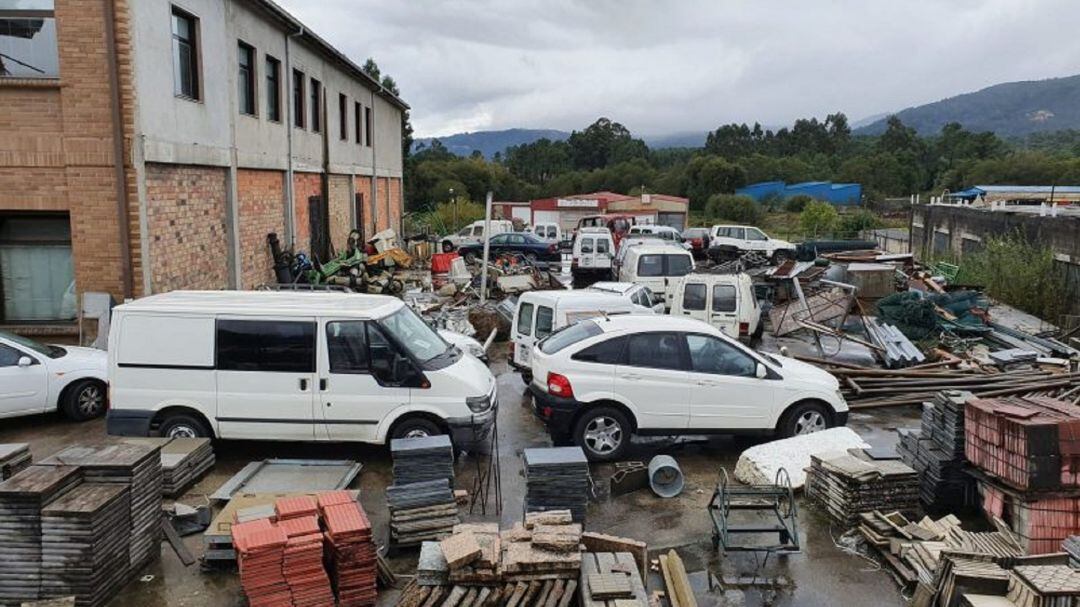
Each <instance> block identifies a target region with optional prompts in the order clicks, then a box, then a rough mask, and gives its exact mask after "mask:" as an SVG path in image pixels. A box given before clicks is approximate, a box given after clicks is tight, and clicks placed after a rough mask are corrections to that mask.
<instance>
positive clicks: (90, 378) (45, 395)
mask: <svg viewBox="0 0 1080 607" xmlns="http://www.w3.org/2000/svg"><path fill="white" fill-rule="evenodd" d="M107 361H108V354H106V353H105V352H103V351H101V350H97V349H95V348H80V347H78V346H53V345H46V344H43V343H39V342H36V341H34V340H32V339H27V338H25V337H21V336H19V335H14V334H12V333H8V332H7V331H0V418H2V417H15V416H18V415H33V414H35V413H46V412H48V411H55V410H60V411H61V412H63V413H64V414H65V415H67V416H68V417H70V418H71V419H74V420H76V421H83V420H87V419H91V418H94V417H98V416H100V415H101V414H102V413H104V412H105V408H106V399H107V397H108V387H107V384H106V377H107V376H108V373H107V371H108V363H107Z"/></svg>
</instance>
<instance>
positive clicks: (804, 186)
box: [735, 181, 862, 206]
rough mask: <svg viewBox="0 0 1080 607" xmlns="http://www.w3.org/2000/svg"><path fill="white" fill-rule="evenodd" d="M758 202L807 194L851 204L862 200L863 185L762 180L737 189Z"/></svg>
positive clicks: (840, 203) (837, 202)
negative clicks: (789, 182)
mask: <svg viewBox="0 0 1080 607" xmlns="http://www.w3.org/2000/svg"><path fill="white" fill-rule="evenodd" d="M735 193H736V194H744V195H746V196H749V197H751V198H753V199H754V200H756V201H758V202H762V201H764V200H765V199H767V198H780V199H782V200H787V199H788V198H791V197H793V196H798V195H800V194H805V195H806V196H809V197H811V198H813V199H815V200H824V201H825V202H829V203H832V204H835V205H841V206H849V205H857V204H859V203H860V202H862V186H861V185H859V184H857V183H833V182H831V181H804V182H803V183H793V184H791V185H788V184H786V183H784V182H783V181H762V182H761V183H752V184H750V185H748V186H746V187H744V188H739V189H737V190H735Z"/></svg>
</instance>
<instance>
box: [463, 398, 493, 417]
mask: <svg viewBox="0 0 1080 607" xmlns="http://www.w3.org/2000/svg"><path fill="white" fill-rule="evenodd" d="M465 404H466V405H468V406H469V410H470V411H472V412H473V413H483V412H484V411H487V410H488V409H490V408H491V395H490V394H485V395H484V396H470V397H468V398H466V399H465Z"/></svg>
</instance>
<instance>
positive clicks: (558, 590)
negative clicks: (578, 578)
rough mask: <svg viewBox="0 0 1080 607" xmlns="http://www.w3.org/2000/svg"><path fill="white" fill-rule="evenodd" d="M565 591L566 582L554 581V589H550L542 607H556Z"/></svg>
mask: <svg viewBox="0 0 1080 607" xmlns="http://www.w3.org/2000/svg"><path fill="white" fill-rule="evenodd" d="M565 591H566V580H555V587H554V588H552V589H551V594H549V595H548V600H547V602H546V603H544V605H543V607H557V605H558V604H559V599H561V598H562V595H563V593H564V592H565Z"/></svg>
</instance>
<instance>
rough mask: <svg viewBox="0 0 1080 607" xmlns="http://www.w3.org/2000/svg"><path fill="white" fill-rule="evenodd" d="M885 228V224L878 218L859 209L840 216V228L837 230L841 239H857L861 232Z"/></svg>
mask: <svg viewBox="0 0 1080 607" xmlns="http://www.w3.org/2000/svg"><path fill="white" fill-rule="evenodd" d="M882 227H885V222H884V221H882V220H881V218H880V217H878V216H877V215H875V214H873V213H872V212H870V211H867V210H866V209H859V210H858V211H855V212H854V213H846V214H844V215H841V216H840V226H839V227H838V228H837V232H838V234H837V235H838V236H840V237H841V238H858V236H859V233H860V232H862V231H863V230H876V229H878V228H882Z"/></svg>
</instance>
